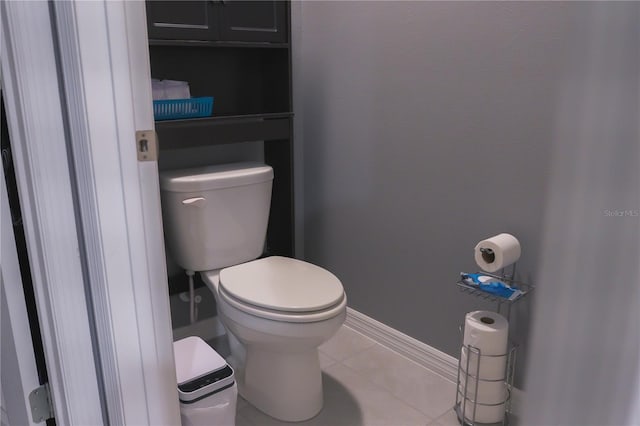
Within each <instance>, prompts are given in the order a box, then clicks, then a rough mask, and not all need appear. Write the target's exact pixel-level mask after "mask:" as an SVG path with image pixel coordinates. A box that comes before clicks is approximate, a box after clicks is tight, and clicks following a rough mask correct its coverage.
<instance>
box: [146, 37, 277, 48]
mask: <svg viewBox="0 0 640 426" xmlns="http://www.w3.org/2000/svg"><path fill="white" fill-rule="evenodd" d="M149 45H150V46H180V47H241V48H258V49H286V48H288V47H289V43H270V42H258V41H207V40H163V39H150V40H149Z"/></svg>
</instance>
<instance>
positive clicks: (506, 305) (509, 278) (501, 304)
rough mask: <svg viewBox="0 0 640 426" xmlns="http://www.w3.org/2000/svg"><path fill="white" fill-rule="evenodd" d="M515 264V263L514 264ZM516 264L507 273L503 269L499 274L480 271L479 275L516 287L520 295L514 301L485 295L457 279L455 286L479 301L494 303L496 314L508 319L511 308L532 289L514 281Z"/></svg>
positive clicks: (523, 283) (531, 286)
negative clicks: (479, 299)
mask: <svg viewBox="0 0 640 426" xmlns="http://www.w3.org/2000/svg"><path fill="white" fill-rule="evenodd" d="M516 263H517V262H516ZM516 263H513V264H512V265H511V266H510V270H509V271H507V268H503V269H502V270H501V271H500V273H499V274H496V273H491V272H485V271H481V272H479V273H481V274H483V275H487V276H490V277H493V278H496V279H498V280H501V281H503V282H504V283H505V284H508V285H510V286H512V287H516V288H517V289H518V290H520V292H521V293H520V294H519V295H518V296H517V297H516V298H514V299H511V300H510V299H505V298H503V297H500V296H496V295H493V294H489V293H486V292H484V291H482V290H479V289H478V288H477V287H473V286H470V285H469V284H467V283H465V282H464V281H462V279H459V280H458V281H456V285H457V286H458V287H459V289H460V291H461V292H463V293H467V294H470V295H472V296H476V297H479V298H481V299H485V300H488V301H490V302H495V303H496V304H497V308H496V312H498V313H499V314H502V315H504V316H505V318H507V319H510V316H511V306H512V305H513V304H514V303H515V302H517V301H519V300H521V299H523V298H524V297H526V296H527V295H528V294H529V293H530V292H531V291H532V290H533V289H534V286H533V285H531V284H527V283H525V282H523V281H518V280H516V279H515V277H516ZM503 311H504V312H503Z"/></svg>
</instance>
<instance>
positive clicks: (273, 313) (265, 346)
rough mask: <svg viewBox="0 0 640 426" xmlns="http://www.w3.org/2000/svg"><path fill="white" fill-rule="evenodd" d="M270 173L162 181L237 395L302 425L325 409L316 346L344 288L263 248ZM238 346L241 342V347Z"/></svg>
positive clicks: (336, 321) (330, 325)
mask: <svg viewBox="0 0 640 426" xmlns="http://www.w3.org/2000/svg"><path fill="white" fill-rule="evenodd" d="M272 180H273V170H272V169H271V167H269V166H265V165H263V164H259V163H235V164H227V165H218V166H209V167H201V168H194V169H184V170H173V171H168V172H163V173H161V175H160V186H161V190H162V210H163V217H164V227H165V236H166V239H167V244H168V248H169V252H170V254H171V255H172V256H173V258H174V259H175V261H176V262H177V263H178V264H179V265H180V266H182V267H183V268H184V269H186V270H187V271H199V272H200V273H201V277H202V279H203V280H204V282H205V283H206V284H207V286H208V287H209V289H210V290H211V291H212V292H213V294H214V296H215V299H216V303H217V308H218V315H219V317H220V319H221V320H222V323H223V324H224V325H225V327H226V329H227V331H228V332H229V338H230V342H231V352H232V354H231V355H232V356H231V357H230V358H229V360H228V361H229V363H230V364H231V365H232V366H233V367H234V368H235V370H236V380H237V383H238V389H239V392H240V394H241V395H242V396H243V397H244V398H245V399H246V400H247V401H249V402H250V403H251V404H253V405H254V406H255V407H256V408H258V409H260V410H261V411H263V412H265V413H267V414H269V415H270V416H272V417H275V418H277V419H280V420H284V421H302V420H306V419H309V418H311V417H313V416H315V415H316V414H317V413H318V412H319V411H320V410H321V409H322V401H323V399H322V375H321V371H320V364H319V361H318V346H320V345H321V344H322V343H323V342H325V341H326V340H328V339H329V338H330V337H331V336H333V335H334V334H335V333H336V331H337V330H338V329H339V328H340V326H341V325H342V323H343V322H344V319H345V316H346V305H347V300H346V295H345V293H344V290H343V288H342V284H341V283H340V281H339V280H338V278H336V277H335V275H333V274H332V273H330V272H329V271H327V270H325V269H322V268H320V267H318V266H315V265H312V264H310V263H307V262H302V261H299V260H296V259H290V258H285V257H279V256H273V257H266V258H262V259H258V260H254V259H256V258H257V257H259V256H260V255H261V254H262V252H263V249H264V242H265V237H266V230H267V221H268V216H269V207H270V201H271V186H272V185H271V184H272ZM236 339H237V340H236Z"/></svg>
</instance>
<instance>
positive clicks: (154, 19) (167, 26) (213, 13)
mask: <svg viewBox="0 0 640 426" xmlns="http://www.w3.org/2000/svg"><path fill="white" fill-rule="evenodd" d="M146 6H147V26H148V30H149V38H150V39H164V40H218V39H219V38H220V34H219V31H218V22H219V17H218V13H219V10H218V8H217V7H215V6H216V5H215V4H214V3H213V2H211V1H147V2H146Z"/></svg>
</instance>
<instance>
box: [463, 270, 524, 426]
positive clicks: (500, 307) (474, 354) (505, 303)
mask: <svg viewBox="0 0 640 426" xmlns="http://www.w3.org/2000/svg"><path fill="white" fill-rule="evenodd" d="M482 274H484V275H488V276H492V277H494V278H497V279H499V280H502V281H504V282H505V283H506V284H508V285H510V286H512V287H515V288H517V289H519V290H520V292H521V293H520V294H519V295H518V296H517V297H516V298H514V299H511V300H509V299H505V298H503V297H499V296H496V295H492V294H489V293H485V292H483V291H481V290H479V289H478V288H477V287H473V286H471V285H468V284H466V283H465V282H463V281H462V280H459V281H457V282H456V284H457V285H458V286H459V288H460V291H462V292H464V293H467V294H470V295H472V296H476V297H479V298H482V299H485V300H489V301H491V302H495V303H496V304H497V307H496V312H497V313H499V314H502V315H504V316H505V317H506V318H507V320H509V319H510V318H509V317H510V315H511V306H512V305H513V304H514V303H515V302H517V301H519V300H521V299H522V298H524V297H525V296H527V295H528V294H529V293H530V292H531V291H532V290H533V286H532V285H529V284H527V283H524V282H521V281H516V280H515V275H516V263H513V264H512V265H511V270H510V271H509V272H508V273H507V271H506V268H503V269H502V270H501V273H500V274H492V273H488V272H484V271H483V272H482ZM503 311H504V313H503ZM459 329H460V335H461V340H462V351H463V352H464V351H466V362H465V363H464V365H463V362H462V356H460V359H459V360H458V377H457V380H456V405H455V406H454V410H455V412H456V415H457V416H458V420H459V421H460V424H461V425H464V426H498V425H502V426H506V425H508V424H509V415H510V413H511V395H512V391H513V379H514V376H515V368H516V359H517V350H518V345H516V344H515V343H513V342H511V341H510V342H509V346H508V349H507V353H505V354H501V355H488V354H483V353H482V351H481V350H480V349H479V348H477V347H474V346H471V345H465V344H464V338H463V337H462V336H463V334H464V327H463V326H462V325H461V326H460V327H459ZM472 358H475V359H474V361H472ZM499 358H506V367H505V370H504V375H503V376H502V377H501V378H498V379H484V378H482V377H483V375H482V372H481V361H483V360H490V359H499ZM473 367H475V368H473ZM472 371H475V374H472V373H471V372H472ZM501 382H503V383H504V384H505V395H504V399H503V400H502V401H501V402H498V403H491V404H488V403H484V402H482V401H479V400H478V390H479V388H480V387H481V386H482V384H485V385H489V386H490V385H491V384H492V383H501ZM500 406H504V416H503V417H502V421H498V422H495V423H485V422H480V421H478V420H477V419H478V418H479V417H481V413H482V412H486V410H491V409H492V408H495V407H500Z"/></svg>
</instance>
